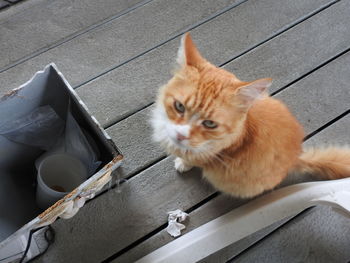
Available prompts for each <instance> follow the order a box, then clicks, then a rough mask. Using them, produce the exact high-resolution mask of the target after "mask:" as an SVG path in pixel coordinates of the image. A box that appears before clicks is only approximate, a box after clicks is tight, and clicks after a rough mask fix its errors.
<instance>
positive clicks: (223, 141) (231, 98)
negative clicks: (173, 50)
mask: <svg viewBox="0 0 350 263" xmlns="http://www.w3.org/2000/svg"><path fill="white" fill-rule="evenodd" d="M178 63H179V64H180V69H179V70H178V71H177V72H176V73H175V74H174V76H173V78H172V79H171V80H170V81H169V82H168V83H167V84H166V85H165V86H164V87H162V88H161V90H160V93H159V96H158V100H157V103H156V108H155V110H154V111H153V117H152V125H153V128H154V136H153V137H154V139H155V140H156V141H158V142H160V143H161V144H162V145H163V146H164V147H165V148H166V149H167V150H168V151H169V152H172V153H173V152H174V151H180V152H190V153H194V154H195V153H197V154H200V153H202V154H204V153H215V152H218V151H220V150H221V149H223V148H226V147H228V146H230V145H231V144H232V143H233V142H234V140H236V139H237V138H238V137H239V136H240V135H241V133H242V131H243V130H244V123H245V118H246V114H247V109H248V108H249V106H250V105H251V104H252V99H251V97H252V96H255V97H258V95H260V94H261V93H262V92H263V90H264V89H263V88H262V85H261V83H260V84H259V85H257V84H255V85H251V84H250V83H246V82H242V81H240V80H238V79H237V78H236V77H235V76H234V75H233V74H231V73H229V72H227V71H225V70H223V69H220V68H217V67H215V66H213V65H211V64H210V63H208V62H207V61H205V60H204V59H203V58H202V57H201V56H200V55H199V53H198V51H197V50H196V49H195V47H194V45H193V42H192V41H191V39H190V37H189V35H186V36H185V37H184V38H183V41H182V45H181V47H180V50H179V57H178ZM265 82H266V80H265ZM270 82H271V81H270ZM253 83H254V82H253ZM264 84H266V83H264ZM250 86H255V88H254V87H253V88H252V89H248V88H246V87H250ZM265 86H266V85H265ZM255 93H256V94H255Z"/></svg>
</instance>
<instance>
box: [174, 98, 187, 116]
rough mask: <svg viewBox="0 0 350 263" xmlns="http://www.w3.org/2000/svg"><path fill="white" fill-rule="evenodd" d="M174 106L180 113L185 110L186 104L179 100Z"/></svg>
mask: <svg viewBox="0 0 350 263" xmlns="http://www.w3.org/2000/svg"><path fill="white" fill-rule="evenodd" d="M174 107H175V109H176V110H177V111H178V112H179V113H184V112H185V106H184V105H183V104H182V103H181V102H179V101H177V100H176V101H175V102H174Z"/></svg>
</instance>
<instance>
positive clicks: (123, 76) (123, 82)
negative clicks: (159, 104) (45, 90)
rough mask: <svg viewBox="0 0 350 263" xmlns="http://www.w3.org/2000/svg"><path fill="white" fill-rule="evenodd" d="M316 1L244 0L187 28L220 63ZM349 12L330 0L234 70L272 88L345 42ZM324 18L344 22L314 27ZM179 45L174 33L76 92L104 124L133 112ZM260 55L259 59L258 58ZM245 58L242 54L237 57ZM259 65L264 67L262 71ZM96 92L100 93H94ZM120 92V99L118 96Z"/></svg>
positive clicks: (148, 98) (162, 77)
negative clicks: (267, 78)
mask: <svg viewBox="0 0 350 263" xmlns="http://www.w3.org/2000/svg"><path fill="white" fill-rule="evenodd" d="M320 5H321V3H318V2H317V3H312V1H288V2H284V1H273V0H260V1H248V2H246V3H244V4H242V5H240V6H238V7H237V8H235V9H233V10H232V11H230V12H227V13H226V14H224V15H222V16H220V17H217V18H216V19H214V20H212V21H210V22H209V23H206V24H204V25H202V26H200V27H198V28H197V29H195V30H192V31H191V33H192V35H193V38H194V39H195V41H196V43H197V44H198V47H199V48H200V50H201V52H202V53H203V55H204V56H205V57H207V58H208V59H209V60H210V61H212V62H213V63H215V64H217V65H219V64H222V63H224V62H225V61H227V60H229V59H230V58H232V57H234V56H237V55H239V54H241V53H242V52H244V51H246V50H247V49H249V48H250V47H251V46H254V45H256V44H258V43H259V42H261V41H263V40H265V39H267V38H269V37H270V36H271V35H273V34H274V33H276V32H278V31H281V30H282V28H285V27H287V26H288V25H289V24H291V23H293V22H295V21H296V20H298V19H300V18H301V17H304V16H305V15H307V14H308V13H310V12H312V11H314V10H315V9H317V8H318V7H319V6H320ZM349 12H350V7H349V6H348V5H345V6H344V5H343V4H342V3H339V4H335V5H334V6H332V7H330V8H329V9H327V10H324V11H323V12H321V13H319V14H318V15H316V16H315V17H312V18H311V19H309V20H307V21H305V22H304V23H301V24H300V25H298V26H296V27H295V28H294V29H293V30H292V31H291V32H289V31H287V32H285V33H284V34H282V35H281V36H280V37H277V39H278V41H277V44H272V43H270V42H274V41H275V40H274V41H269V42H268V43H266V44H265V45H264V46H266V48H265V49H268V50H269V54H268V57H266V56H263V57H256V56H254V58H256V59H257V60H256V61H252V60H251V59H249V64H248V63H245V64H244V63H242V65H241V64H239V63H237V64H233V65H237V67H238V66H239V67H240V70H239V72H238V73H239V74H238V75H239V76H241V75H242V77H243V78H246V79H247V80H248V79H253V78H254V77H256V76H258V77H264V76H271V77H274V78H275V79H276V81H275V83H274V85H273V87H272V89H273V90H276V89H277V88H279V87H280V85H279V84H280V83H282V80H279V81H278V79H284V78H286V75H288V76H289V78H288V79H287V78H286V79H287V81H291V80H293V79H295V78H296V76H300V75H301V74H303V73H304V72H306V71H308V70H309V69H310V68H313V67H316V66H317V65H319V64H321V63H322V62H323V61H325V60H326V59H328V58H330V57H332V56H334V55H335V54H337V52H340V51H342V50H344V49H345V48H347V47H348V46H349V38H350V37H348V35H349V34H347V32H348V30H347V29H346V27H347V26H349V25H350V21H349V19H347V18H348V13H349ZM251 14H254V15H253V16H252V15H251ZM268 14H273V15H268ZM327 22H328V23H329V25H328V26H326V28H328V29H329V28H330V27H332V26H331V25H332V24H338V23H339V24H343V25H344V27H343V26H341V27H340V28H339V30H338V28H337V30H331V29H329V30H330V31H324V32H323V31H322V27H320V28H319V27H318V25H319V24H321V25H323V24H327ZM309 30H313V31H315V35H314V36H313V37H312V38H310V36H309V34H310V32H311V31H309ZM321 33H322V34H321ZM208 36H210V37H208ZM326 36H329V38H330V39H332V42H333V43H335V44H334V46H332V45H329V44H328V42H327V41H324V38H325V37H326ZM285 37H288V41H290V42H291V43H288V45H286V46H281V45H280V44H281V42H283V40H284V39H285ZM283 44H285V43H283ZM178 45H179V39H174V40H173V41H171V42H169V43H167V44H165V45H163V46H162V47H160V48H158V49H156V50H154V51H152V52H150V53H148V54H146V55H144V56H142V57H141V58H139V59H136V60H134V61H132V62H130V63H128V64H126V65H124V66H122V67H120V68H118V69H116V70H113V71H112V72H110V73H108V74H106V75H104V76H102V77H101V78H98V79H97V80H95V81H92V82H91V83H89V84H87V85H84V86H82V87H81V88H79V89H78V93H79V95H80V96H81V97H82V99H83V100H84V101H85V102H86V103H87V105H88V107H89V108H90V109H91V110H92V112H93V114H94V115H95V116H96V117H97V119H98V120H100V122H101V123H102V124H103V125H110V124H112V123H115V122H116V121H117V120H119V119H120V118H122V117H125V116H127V115H129V114H131V113H133V112H135V110H137V109H140V108H142V107H143V106H144V105H147V104H148V103H150V102H152V101H153V100H154V97H155V94H156V91H157V89H158V87H159V86H161V85H162V84H164V83H165V82H166V81H167V80H168V79H169V75H170V74H169V72H170V71H171V70H170V68H172V67H173V65H174V58H175V57H176V52H177V48H178ZM272 45H274V46H272ZM298 49H302V50H303V52H304V53H309V54H310V57H309V59H308V60H307V61H303V63H295V62H294V64H296V65H294V64H293V66H294V67H293V68H288V65H289V62H292V61H300V58H304V57H305V56H304V55H305V54H304V53H302V52H299V54H298V53H297V50H298ZM319 50H322V52H319ZM284 52H287V53H288V54H290V56H288V57H286V58H283V59H284V60H277V59H275V57H276V55H275V53H277V54H279V53H284ZM265 53H266V52H265ZM318 53H322V55H317V54H318ZM263 55H266V54H263ZM262 58H263V59H264V60H261V59H262ZM244 59H245V56H243V57H242V58H241V59H240V61H243V60H244ZM251 65H254V66H253V67H252V66H251ZM283 65H285V66H283ZM230 66H231V65H230ZM279 66H280V67H281V68H282V69H283V71H282V72H284V74H285V75H284V76H282V75H279V74H278V72H280V70H279V69H278V68H279ZM255 67H257V68H258V72H259V74H255V75H254V74H252V76H249V75H244V76H243V74H241V72H245V71H248V72H249V73H251V72H252V71H253V69H254V68H255ZM270 67H271V68H274V69H275V68H277V69H278V70H277V72H276V74H274V73H272V72H271V71H269V68H270ZM286 68H288V70H286ZM263 70H265V71H264V72H263ZM97 92H98V93H100V94H103V95H102V96H96V93H97ZM120 97H122V98H123V100H120V99H118V98H120ZM100 105H104V107H100Z"/></svg>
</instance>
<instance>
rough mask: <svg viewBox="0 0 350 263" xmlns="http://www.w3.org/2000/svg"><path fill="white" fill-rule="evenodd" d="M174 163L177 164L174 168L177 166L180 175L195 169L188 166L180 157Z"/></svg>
mask: <svg viewBox="0 0 350 263" xmlns="http://www.w3.org/2000/svg"><path fill="white" fill-rule="evenodd" d="M174 163H175V165H174V166H175V169H176V171H178V172H180V173H184V172H187V171H189V170H191V169H192V168H193V166H191V165H188V164H186V163H185V161H184V160H182V159H181V158H179V157H177V158H176V159H175V161H174Z"/></svg>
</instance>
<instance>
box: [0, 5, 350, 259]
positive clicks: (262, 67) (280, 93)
mask: <svg viewBox="0 0 350 263" xmlns="http://www.w3.org/2000/svg"><path fill="white" fill-rule="evenodd" d="M349 14H350V0H308V1H305V0H294V1H288V0H215V1H214V0H191V1H190V0H178V1H171V0H120V1H114V0H104V1H95V0H81V1H70V0H52V1H44V0H27V1H24V2H22V3H20V4H17V5H15V6H12V7H11V8H10V9H8V10H6V9H4V10H2V11H0V43H1V47H0V95H1V94H3V93H5V92H6V91H8V90H10V89H12V88H16V87H17V86H19V85H20V84H22V83H24V82H25V81H27V80H28V79H29V78H30V77H31V76H32V75H33V74H34V73H35V72H36V71H38V70H40V69H42V68H43V67H44V66H45V65H46V64H48V63H50V62H54V63H56V65H57V66H58V68H59V69H60V70H61V71H62V73H63V74H64V75H65V77H66V78H67V79H68V81H69V82H70V83H71V84H72V85H73V86H74V87H75V88H76V90H77V92H78V93H79V95H80V96H81V98H82V99H83V100H84V102H85V103H86V104H87V106H88V107H89V109H90V110H91V111H92V112H93V115H94V116H95V117H96V118H97V119H98V120H99V121H100V123H101V124H102V125H103V126H104V127H105V128H106V129H107V132H108V133H109V134H110V135H111V137H112V138H113V140H114V141H115V143H116V144H117V145H118V146H119V148H120V149H121V151H122V152H123V153H124V155H125V162H124V164H123V166H122V168H121V169H119V171H118V172H117V173H116V176H118V177H119V178H120V179H126V182H124V183H122V184H121V186H120V187H119V188H117V189H112V190H109V191H108V192H106V193H104V194H102V195H100V196H98V197H97V198H95V199H94V200H92V201H91V202H89V203H87V204H86V205H85V206H84V207H83V208H82V209H81V210H80V212H79V213H78V214H77V215H76V216H75V217H73V218H72V219H70V220H59V221H57V222H55V223H54V224H53V228H54V229H55V230H56V232H57V234H56V241H55V243H54V244H53V245H52V246H51V247H50V249H49V250H48V251H47V253H46V254H45V255H43V256H42V257H41V258H40V259H38V260H37V261H36V262H50V263H51V262H55V263H56V262H58V263H59V262H65V263H67V262H84V263H89V262H102V261H105V262H133V261H135V260H137V259H138V258H140V257H142V256H144V255H146V254H148V253H150V252H151V251H153V250H155V249H157V248H159V247H160V246H162V245H164V244H166V243H167V242H170V241H171V240H173V238H171V237H170V236H169V235H168V234H167V233H166V232H165V227H166V222H167V212H168V211H171V210H173V209H177V208H179V209H182V210H184V211H187V212H189V214H190V220H189V221H188V222H187V223H186V226H187V228H186V231H185V233H186V232H187V231H190V230H193V229H195V228H196V227H198V226H200V225H202V224H204V223H206V222H208V221H210V220H212V219H214V218H216V217H218V216H220V215H222V214H224V213H226V212H228V211H230V210H232V209H234V208H235V207H237V206H239V205H240V204H242V203H243V202H246V201H247V200H244V201H243V200H238V199H233V198H230V197H227V196H224V195H222V194H220V193H217V192H216V191H215V189H213V188H212V187H211V186H210V185H208V184H207V183H206V182H205V181H203V180H202V179H201V176H200V173H199V171H197V170H195V171H191V172H189V174H187V175H186V176H181V175H179V174H177V172H176V171H175V169H174V167H173V158H172V157H167V156H166V155H165V153H164V152H163V151H162V150H161V149H160V148H159V147H158V146H157V145H155V144H154V143H153V142H152V140H151V138H150V134H151V130H150V127H149V123H148V119H149V113H150V110H151V109H152V107H153V101H154V99H155V95H156V92H157V90H158V88H159V86H161V85H162V84H164V83H165V82H166V81H167V80H168V79H169V77H170V72H171V69H172V67H173V65H174V60H175V56H176V52H177V47H178V46H179V43H180V38H181V35H182V34H183V33H184V32H187V31H191V34H192V37H193V39H194V40H195V42H196V44H197V45H198V48H199V49H200V51H201V52H202V54H203V55H204V56H205V57H206V58H207V59H208V60H210V61H212V62H213V63H214V64H216V65H218V66H221V67H224V68H226V69H228V70H230V71H233V72H234V73H235V74H236V75H237V76H238V77H239V78H241V79H243V80H253V79H256V78H262V77H272V78H273V79H274V83H273V86H272V87H271V89H270V92H271V94H273V95H274V96H275V97H277V98H279V99H281V100H282V101H284V102H285V103H286V104H287V105H288V106H289V107H290V109H291V110H292V112H293V113H294V114H295V115H296V116H297V118H298V119H299V120H300V122H301V123H302V124H303V125H304V127H305V130H306V133H307V134H308V135H307V140H306V144H309V145H319V144H346V143H349V142H350V132H349V131H350V115H349V112H350V103H349V102H350V19H349V18H350V15H349ZM284 223H285V222H279V223H277V224H275V225H273V226H271V227H269V228H267V229H264V230H262V231H260V232H258V233H256V234H254V235H252V236H250V237H248V238H245V239H243V240H241V241H240V242H238V243H235V244H232V245H231V246H229V247H227V248H225V249H223V250H222V251H220V252H218V253H216V254H214V255H212V256H210V257H209V258H207V259H205V260H203V262H226V261H230V260H233V261H234V262H348V261H349V260H350V249H349V247H350V227H349V226H350V221H349V219H346V218H344V217H342V216H340V215H338V214H337V213H335V212H333V211H332V210H329V209H328V208H322V207H317V208H313V209H311V210H309V211H308V212H306V213H304V214H302V215H300V216H298V217H296V218H294V219H292V220H291V221H289V222H288V223H286V224H285V225H283V226H282V227H280V228H278V227H279V226H280V225H282V224H284ZM276 228H278V229H277V230H276V231H274V232H273V233H272V234H270V235H268V234H269V233H270V232H272V231H273V230H275V229H276ZM266 235H268V236H267V237H265V236H266ZM263 237H265V238H264V239H262V238H263ZM260 239H262V240H261V241H259V240H260ZM253 244H255V245H254V246H252V245H253Z"/></svg>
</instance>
